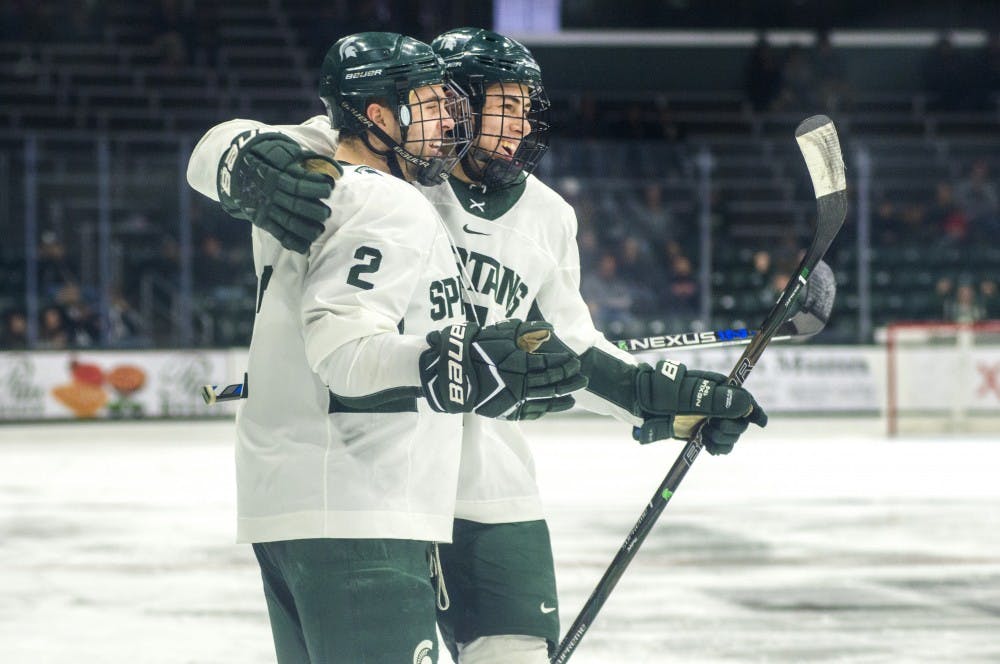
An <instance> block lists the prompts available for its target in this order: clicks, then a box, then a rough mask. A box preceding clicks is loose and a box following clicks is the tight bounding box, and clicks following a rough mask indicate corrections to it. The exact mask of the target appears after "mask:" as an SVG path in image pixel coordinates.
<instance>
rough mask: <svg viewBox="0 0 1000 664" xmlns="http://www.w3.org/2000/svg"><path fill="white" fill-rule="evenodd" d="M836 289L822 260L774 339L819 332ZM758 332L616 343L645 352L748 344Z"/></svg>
mask: <svg viewBox="0 0 1000 664" xmlns="http://www.w3.org/2000/svg"><path fill="white" fill-rule="evenodd" d="M836 292H837V281H836V279H835V278H834V276H833V270H831V269H830V266H829V265H827V264H826V263H825V262H823V261H820V262H819V263H817V264H816V267H815V269H814V270H813V271H812V274H810V275H809V281H808V282H807V283H806V287H805V288H804V289H803V293H802V294H801V299H802V306H801V307H800V309H799V311H797V312H795V314H794V315H792V316H791V318H789V319H788V320H785V321H782V323H781V325H779V326H778V329H777V330H776V331H775V333H774V336H773V337H772V338H771V341H772V342H774V341H789V340H792V341H802V340H804V339H808V338H809V337H811V336H813V335H815V334H817V333H819V332H820V331H821V330H822V329H823V328H824V327H826V324H827V322H828V321H829V320H830V311H831V310H832V309H833V300H834V296H835V295H836ZM757 334H758V331H757V330H748V329H747V328H745V327H741V328H729V329H724V330H709V331H706V332H684V333H681V334H661V335H657V336H652V337H641V338H635V339H620V340H618V341H615V342H613V343H614V344H615V345H616V346H618V347H619V348H621V349H622V350H624V351H626V352H629V353H643V352H646V351H650V350H669V351H677V350H689V349H695V348H720V347H724V346H745V345H747V344H749V343H750V341H751V340H752V339H753V338H754V337H755V336H757Z"/></svg>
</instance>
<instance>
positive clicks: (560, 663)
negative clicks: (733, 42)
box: [551, 115, 847, 664]
mask: <svg viewBox="0 0 1000 664" xmlns="http://www.w3.org/2000/svg"><path fill="white" fill-rule="evenodd" d="M795 138H796V140H797V141H798V144H799V150H801V152H802V156H803V158H804V159H805V162H806V168H807V169H808V170H809V175H810V177H811V178H812V183H813V189H814V191H815V193H816V206H817V220H816V232H815V235H814V236H813V240H812V244H811V245H810V247H809V250H808V251H807V252H806V255H805V257H804V258H803V259H802V262H801V263H800V264H799V267H798V269H797V270H796V271H795V276H794V278H793V279H792V280H791V281H789V283H788V286H786V287H785V290H784V291H782V293H781V296H780V297H779V298H778V301H777V302H776V303H775V305H774V307H773V308H772V309H771V312H770V313H769V314H768V315H767V318H765V319H764V322H763V324H761V326H760V332H759V333H758V334H757V335H756V336H754V337H753V339H752V340H751V341H750V344H749V345H748V346H747V348H746V350H744V351H743V354H742V355H741V356H740V359H739V361H738V362H737V363H736V366H735V367H734V368H733V370H732V372H731V373H730V374H729V384H730V385H735V386H738V385H742V384H743V383H744V382H745V381H746V379H747V376H749V375H750V372H751V371H752V370H753V367H754V364H755V363H756V362H757V360H758V359H759V358H760V356H761V353H763V352H764V349H765V348H766V347H767V344H768V343H769V342H770V341H771V340H772V338H773V337H774V336H775V333H776V332H777V331H778V329H779V328H780V327H781V323H782V321H784V320H785V317H786V316H787V314H788V311H789V308H790V307H791V306H792V303H793V301H794V300H795V297H796V296H797V295H798V293H799V290H800V289H801V288H802V286H803V284H805V283H806V279H807V278H808V277H809V274H810V272H812V270H813V268H815V267H816V266H817V265H818V264H819V261H820V259H822V258H823V254H825V253H826V250H827V249H828V248H829V247H830V244H831V243H832V242H833V239H834V238H835V237H836V236H837V232H838V231H840V228H841V226H843V224H844V218H845V217H846V215H847V180H846V177H845V175H844V161H843V157H842V156H841V152H840V141H839V139H838V138H837V130H836V128H835V127H834V126H833V122H832V121H831V120H830V118H828V117H826V116H824V115H814V116H813V117H811V118H808V119H806V120H805V121H803V122H802V124H800V125H799V126H798V128H797V129H796V130H795ZM703 426H704V425H703V424H702V423H699V424H698V425H697V426H696V427H695V429H694V431H693V433H692V434H691V436H690V438H688V441H687V444H685V445H684V450H683V451H682V452H681V454H680V456H679V457H677V460H676V461H675V462H674V465H673V466H671V467H670V471H669V472H668V473H667V476H666V477H665V478H664V479H663V482H661V483H660V486H659V488H657V490H656V493H655V494H654V495H653V498H652V499H651V500H650V501H649V504H648V505H646V508H645V509H644V510H643V512H642V514H641V515H640V516H639V520H638V521H637V522H636V524H635V526H633V527H632V531H631V532H630V533H629V534H628V536H627V537H626V538H625V542H624V543H623V544H622V546H621V549H619V551H618V553H617V555H615V557H614V560H612V561H611V565H610V566H609V567H608V569H607V571H605V573H604V576H603V577H601V580H600V581H599V582H598V584H597V587H596V588H595V589H594V592H593V593H592V594H591V595H590V598H589V599H588V600H587V602H586V603H585V604H584V605H583V609H581V610H580V613H579V615H578V616H577V617H576V620H574V621H573V624H572V625H571V626H570V628H569V630H568V631H567V632H566V636H564V637H563V640H562V642H561V643H560V644H559V648H558V649H557V650H556V652H555V654H554V655H553V656H552V659H551V662H552V664H565V662H567V661H568V660H569V658H570V656H572V654H573V652H574V651H575V650H576V648H577V646H578V645H579V644H580V640H581V639H582V638H583V636H584V634H586V633H587V630H588V629H590V626H591V625H592V624H593V622H594V618H595V617H596V616H597V614H598V612H599V611H600V610H601V607H602V606H604V603H605V602H606V601H607V599H608V596H609V595H610V594H611V591H612V590H614V588H615V586H616V585H617V584H618V581H619V579H621V577H622V574H624V573H625V570H626V569H627V568H628V566H629V563H631V562H632V559H633V558H634V557H635V554H636V552H638V550H639V547H640V546H641V545H642V542H643V541H644V540H645V539H646V536H647V535H648V534H649V532H650V530H651V529H652V527H653V525H654V524H655V523H656V520H657V519H658V518H659V516H660V514H661V513H662V512H663V510H664V508H665V507H666V506H667V503H669V502H670V498H671V496H673V495H674V492H675V491H676V490H677V487H678V486H679V485H680V483H681V480H683V479H684V476H685V475H686V474H687V471H688V469H689V468H690V467H691V464H693V463H694V460H695V459H696V458H697V457H698V453H699V452H701V448H702V445H703V443H702V440H701V432H702V428H703Z"/></svg>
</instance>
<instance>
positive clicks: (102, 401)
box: [52, 360, 146, 418]
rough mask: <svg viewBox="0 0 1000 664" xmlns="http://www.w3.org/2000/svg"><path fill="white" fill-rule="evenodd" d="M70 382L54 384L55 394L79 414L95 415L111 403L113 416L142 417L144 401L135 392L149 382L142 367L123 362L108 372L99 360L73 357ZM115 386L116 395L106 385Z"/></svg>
mask: <svg viewBox="0 0 1000 664" xmlns="http://www.w3.org/2000/svg"><path fill="white" fill-rule="evenodd" d="M69 368H70V377H71V378H70V382H68V383H64V384H62V385H57V386H56V387H54V388H52V396H53V397H55V398H56V400H57V401H59V403H61V404H62V405H64V406H66V407H67V408H69V409H70V410H71V411H73V414H74V415H75V416H76V417H78V418H93V417H97V414H98V413H99V412H100V410H101V409H102V408H104V407H105V406H107V408H108V413H109V415H111V416H112V417H142V404H140V403H139V402H138V401H136V400H135V399H134V398H133V395H134V394H135V393H136V392H138V391H139V390H141V389H142V388H143V386H144V385H145V384H146V373H145V372H144V371H143V370H142V369H140V368H139V367H136V366H133V365H130V364H122V365H118V366H116V367H114V368H112V369H111V371H108V372H105V371H104V370H103V369H101V367H99V366H98V365H96V364H91V363H86V362H79V361H77V360H72V361H71V362H70V365H69ZM105 385H108V386H110V387H111V389H112V390H113V391H114V393H115V398H114V399H113V400H111V395H109V394H108V391H107V390H106V389H105Z"/></svg>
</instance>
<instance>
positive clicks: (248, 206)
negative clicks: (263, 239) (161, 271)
mask: <svg viewBox="0 0 1000 664" xmlns="http://www.w3.org/2000/svg"><path fill="white" fill-rule="evenodd" d="M244 140H245V135H241V136H240V137H237V139H236V140H235V141H233V145H232V146H231V147H230V149H229V150H228V151H227V152H226V154H225V155H224V156H223V157H222V161H221V162H220V163H219V178H218V188H219V201H220V202H221V203H222V207H223V209H225V210H226V212H228V213H229V214H231V215H233V216H234V217H237V218H239V219H247V220H249V221H251V222H252V223H253V224H254V226H257V227H259V228H260V229H261V230H264V231H266V232H268V233H270V234H271V235H273V236H274V237H275V238H277V240H278V241H279V242H281V245H282V246H283V247H285V248H286V249H290V250H292V251H296V252H298V253H300V254H305V253H308V252H309V246H310V245H311V244H312V243H313V242H314V241H315V240H316V238H318V237H319V236H320V234H321V233H322V232H323V228H324V226H323V222H324V221H326V218H327V217H328V216H330V209H329V208H328V207H327V206H326V205H325V204H324V203H323V200H324V199H326V198H328V197H329V196H330V194H331V193H332V192H333V188H334V186H335V184H336V180H337V179H338V178H339V177H340V176H341V175H342V174H343V172H344V171H343V169H342V168H341V167H340V165H339V164H337V162H335V161H334V160H333V159H330V158H329V157H324V156H322V155H319V154H316V153H314V152H308V151H306V150H303V149H302V148H301V147H299V145H298V143H296V142H295V141H293V140H292V139H290V138H288V137H287V136H284V135H282V134H279V133H277V132H268V133H264V134H258V135H257V136H254V137H253V138H251V139H250V140H248V141H246V142H245V143H243V142H242V141H244Z"/></svg>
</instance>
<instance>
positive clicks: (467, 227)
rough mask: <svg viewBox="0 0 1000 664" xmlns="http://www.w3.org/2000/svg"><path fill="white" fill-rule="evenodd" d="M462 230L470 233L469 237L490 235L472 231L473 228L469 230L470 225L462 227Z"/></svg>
mask: <svg viewBox="0 0 1000 664" xmlns="http://www.w3.org/2000/svg"><path fill="white" fill-rule="evenodd" d="M462 230H463V231H465V232H466V233H468V234H469V235H489V233H480V232H479V231H474V230H472V229H471V228H469V225H468V224H466V225H464V226H462Z"/></svg>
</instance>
